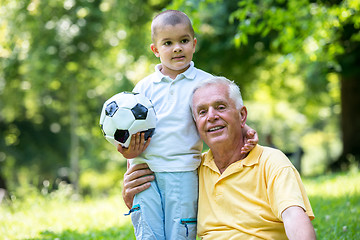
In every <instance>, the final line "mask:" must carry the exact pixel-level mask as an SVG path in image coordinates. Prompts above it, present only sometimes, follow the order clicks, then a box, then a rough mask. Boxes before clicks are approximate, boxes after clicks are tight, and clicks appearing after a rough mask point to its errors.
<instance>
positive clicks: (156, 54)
mask: <svg viewBox="0 0 360 240" xmlns="http://www.w3.org/2000/svg"><path fill="white" fill-rule="evenodd" d="M150 49H151V51H152V52H153V53H154V54H155V56H156V57H160V54H159V51H158V49H157V48H156V46H155V44H153V43H152V44H151V45H150Z"/></svg>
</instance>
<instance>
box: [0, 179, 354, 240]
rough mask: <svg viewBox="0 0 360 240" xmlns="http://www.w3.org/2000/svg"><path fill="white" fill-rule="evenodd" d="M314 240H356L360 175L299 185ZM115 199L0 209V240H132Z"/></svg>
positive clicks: (59, 199) (17, 202)
mask: <svg viewBox="0 0 360 240" xmlns="http://www.w3.org/2000/svg"><path fill="white" fill-rule="evenodd" d="M304 183H305V187H306V189H307V192H308V195H309V198H310V201H311V204H312V207H313V210H314V212H315V216H316V217H315V220H314V221H313V225H314V227H315V229H316V233H317V237H318V239H329V240H330V239H331V240H333V239H337V240H338V239H360V224H359V223H360V185H359V183H360V173H359V172H353V173H346V174H345V173H342V174H333V175H326V176H322V177H316V178H307V179H304ZM125 212H126V207H125V206H124V204H123V203H122V200H121V195H120V193H119V192H118V193H114V194H111V195H110V196H107V197H105V196H103V197H99V198H96V199H94V198H89V199H80V200H79V199H78V198H76V196H74V195H73V194H71V191H70V190H69V189H68V187H64V188H63V189H62V190H60V191H58V192H56V193H52V194H47V195H46V196H41V195H39V194H37V193H35V192H34V191H29V192H28V193H27V197H26V198H24V199H19V198H14V197H13V199H12V201H11V204H10V203H9V201H5V202H3V203H2V204H1V205H0V236H1V239H5V240H7V239H22V240H25V239H28V240H30V239H31V240H35V239H39V240H40V239H58V240H60V239H64V240H65V239H66V240H68V239H74V240H84V239H85V240H86V239H103V240H106V239H109V240H110V239H124V240H125V239H126V240H129V239H135V238H134V236H133V230H132V227H131V223H130V219H129V217H125V216H124V215H123V213H125Z"/></svg>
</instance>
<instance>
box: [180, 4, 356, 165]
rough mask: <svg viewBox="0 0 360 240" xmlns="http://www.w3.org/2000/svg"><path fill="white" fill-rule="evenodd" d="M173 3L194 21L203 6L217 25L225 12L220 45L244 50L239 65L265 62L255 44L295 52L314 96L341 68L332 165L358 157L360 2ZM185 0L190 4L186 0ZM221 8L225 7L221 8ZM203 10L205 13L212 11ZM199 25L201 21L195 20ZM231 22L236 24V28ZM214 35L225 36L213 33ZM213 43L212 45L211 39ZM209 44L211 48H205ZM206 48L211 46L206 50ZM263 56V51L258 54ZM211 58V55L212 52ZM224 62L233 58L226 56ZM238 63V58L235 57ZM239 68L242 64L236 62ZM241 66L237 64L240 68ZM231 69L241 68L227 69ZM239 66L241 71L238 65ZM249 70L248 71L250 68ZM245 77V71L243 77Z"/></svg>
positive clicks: (291, 54)
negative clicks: (339, 145) (338, 137)
mask: <svg viewBox="0 0 360 240" xmlns="http://www.w3.org/2000/svg"><path fill="white" fill-rule="evenodd" d="M175 2H176V4H174V6H177V7H180V6H186V7H185V8H186V9H187V10H188V11H190V12H194V9H201V10H200V11H198V12H196V11H195V12H196V13H194V14H193V16H194V17H195V18H201V17H202V18H201V20H196V22H203V21H204V20H205V21H206V17H204V16H203V15H202V16H201V14H202V13H203V12H206V11H205V9H215V10H214V11H210V12H211V13H212V14H214V13H215V14H216V13H220V14H218V15H216V17H215V19H216V21H213V22H212V23H213V24H215V25H217V24H218V23H219V22H221V19H224V18H227V26H222V27H223V28H216V29H215V31H216V32H217V33H221V32H223V31H229V32H228V34H231V33H232V36H231V37H232V40H233V41H232V42H230V41H229V38H226V37H225V38H223V39H221V40H220V42H222V43H223V44H222V45H221V44H219V45H218V46H220V47H221V48H222V49H223V50H225V51H226V50H227V49H229V47H228V46H229V45H228V43H229V42H230V43H232V44H231V45H233V46H236V47H237V49H236V50H235V49H232V51H233V53H232V54H230V56H232V57H233V59H239V58H237V56H238V57H239V56H242V57H243V58H244V57H245V56H246V60H245V61H241V65H243V66H246V69H251V68H254V67H256V65H257V64H262V63H264V61H263V60H261V59H258V60H257V61H254V62H248V63H246V61H251V60H254V59H256V55H259V53H258V52H257V51H256V44H257V43H260V44H258V47H261V48H263V49H264V50H265V51H267V52H268V53H271V54H277V53H279V54H282V55H284V56H285V58H289V59H290V58H293V60H292V61H296V62H298V63H297V64H298V65H299V66H302V68H301V69H299V70H300V71H302V72H304V73H303V74H304V78H305V81H306V84H307V86H308V90H310V91H311V92H313V95H312V97H314V98H315V99H316V101H317V100H319V99H318V98H317V96H316V95H317V94H319V93H321V92H324V91H325V92H326V91H327V89H326V85H327V83H326V82H327V81H328V80H327V79H326V75H327V74H329V73H336V74H339V75H340V76H341V77H340V78H341V110H342V111H341V129H342V136H343V141H342V142H343V153H342V154H341V156H340V157H339V158H338V159H337V160H336V161H335V162H334V163H332V164H331V166H332V168H333V169H336V168H337V169H338V168H339V167H340V166H342V167H344V168H346V167H348V166H349V164H350V162H351V161H354V160H355V161H356V162H357V163H358V164H359V163H360V139H359V138H360V137H359V134H358V133H359V132H360V109H359V108H358V107H357V106H358V104H359V103H360V95H359V94H358V92H359V91H358V90H359V88H360V70H359V67H358V66H359V64H360V48H359V42H360V33H359V28H360V14H359V12H360V11H359V10H360V2H359V1H357V0H346V1H337V0H334V1H323V0H317V1H316V0H289V1H284V0H270V1H256V0H238V1H228V0H222V1H221V0H207V1H190V2H191V3H188V2H189V1H175ZM186 3H188V4H186ZM224 8H225V10H224ZM211 13H209V12H207V15H209V14H211ZM199 25H201V24H199ZM234 28H235V30H234ZM214 35H215V36H219V37H220V36H224V35H222V34H214ZM212 46H214V45H212ZM207 49H210V51H211V48H207ZM208 52H209V51H208ZM226 56H227V54H222V55H221V58H218V59H216V60H217V61H223V58H224V57H225V58H226ZM262 56H264V55H262ZM210 59H211V58H210ZM225 61H227V67H231V66H232V65H233V64H232V63H231V61H229V60H225ZM237 65H238V66H239V65H240V64H239V62H237ZM240 68H241V66H240ZM238 69H239V68H238ZM230 72H232V73H235V72H239V71H236V70H231V71H230ZM240 72H242V71H241V70H240ZM250 72H251V71H250ZM245 78H246V77H245Z"/></svg>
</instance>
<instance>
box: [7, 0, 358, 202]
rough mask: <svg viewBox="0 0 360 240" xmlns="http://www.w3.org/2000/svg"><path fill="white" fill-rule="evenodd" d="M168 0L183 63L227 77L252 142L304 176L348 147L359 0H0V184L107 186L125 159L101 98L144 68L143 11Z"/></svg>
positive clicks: (18, 189) (351, 146) (346, 158)
mask: <svg viewBox="0 0 360 240" xmlns="http://www.w3.org/2000/svg"><path fill="white" fill-rule="evenodd" d="M163 9H178V10H182V11H184V12H185V13H187V14H188V16H189V17H190V18H191V19H192V21H193V24H194V28H195V31H196V37H197V39H198V45H197V50H196V53H195V56H194V62H195V66H196V67H198V68H200V69H203V70H205V71H207V72H210V73H213V74H215V75H222V76H225V77H227V78H229V79H232V80H235V81H236V82H237V83H238V84H239V86H240V87H241V90H242V94H243V98H244V100H245V105H246V106H247V107H248V125H249V126H251V127H252V128H254V129H255V130H257V132H258V134H259V138H260V144H261V145H271V146H274V147H277V148H279V149H281V150H282V151H284V152H286V153H287V154H288V155H289V157H290V158H291V159H292V161H293V162H294V164H295V165H296V166H297V168H298V169H299V170H300V171H301V174H302V175H304V176H315V175H321V174H324V173H327V172H330V171H340V170H341V171H344V170H348V169H350V168H352V167H358V165H359V161H360V157H359V155H360V45H359V43H360V33H359V28H360V14H359V9H360V1H358V0H347V1H340V0H326V1H325V0H287V1H286V0H266V1H256V0H246V1H245V0H236V1H234V0H198V1H196V0H173V1H171V0H121V1H116V0H76V1H75V0H65V1H63V0H51V1H43V0H1V2H0V136H1V137H0V188H2V189H4V190H6V192H7V193H8V195H9V196H10V198H11V197H16V196H17V195H21V194H23V193H24V191H26V190H24V189H36V190H39V191H41V192H42V193H44V194H46V193H48V192H50V191H53V190H56V189H57V188H58V187H59V184H60V183H62V182H66V183H72V184H73V186H74V188H75V190H76V191H77V193H79V195H92V194H104V193H108V192H109V191H111V190H112V189H114V188H120V186H121V184H120V183H121V179H122V176H123V173H124V171H125V169H126V161H125V159H123V158H122V156H121V154H119V153H118V152H117V151H116V149H115V148H114V147H113V146H112V145H110V144H109V143H108V142H107V141H106V140H105V139H104V137H103V136H102V133H101V130H100V128H99V117H100V111H101V108H102V104H103V103H104V101H105V100H106V99H108V98H110V97H111V96H112V95H114V94H115V93H118V92H120V91H125V90H126V91H131V90H132V88H133V87H134V85H135V84H136V83H137V82H138V81H139V80H141V79H142V78H143V77H145V76H146V75H148V74H149V73H151V72H153V71H154V66H155V65H156V64H158V63H159V60H158V59H157V58H156V57H155V56H154V55H153V53H152V52H151V50H150V47H149V46H150V43H151V39H150V24H151V20H152V17H153V16H154V15H155V14H156V13H158V12H159V11H161V10H163Z"/></svg>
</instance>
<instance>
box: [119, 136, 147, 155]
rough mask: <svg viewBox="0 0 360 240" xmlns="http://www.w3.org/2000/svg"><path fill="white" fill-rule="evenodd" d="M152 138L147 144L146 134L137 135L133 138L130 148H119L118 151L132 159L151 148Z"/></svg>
mask: <svg viewBox="0 0 360 240" xmlns="http://www.w3.org/2000/svg"><path fill="white" fill-rule="evenodd" d="M150 140H151V138H148V140H147V141H146V142H145V133H141V134H140V133H136V134H133V135H132V136H131V140H130V145H129V147H128V148H125V147H123V146H121V145H120V144H119V145H118V147H117V150H118V151H119V152H120V153H121V154H122V155H123V156H124V158H126V159H131V158H135V157H137V156H139V155H140V154H141V153H142V152H143V151H145V149H146V148H147V147H148V146H149V144H150Z"/></svg>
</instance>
